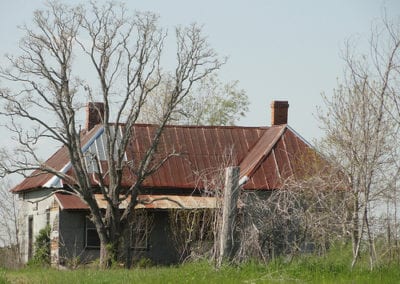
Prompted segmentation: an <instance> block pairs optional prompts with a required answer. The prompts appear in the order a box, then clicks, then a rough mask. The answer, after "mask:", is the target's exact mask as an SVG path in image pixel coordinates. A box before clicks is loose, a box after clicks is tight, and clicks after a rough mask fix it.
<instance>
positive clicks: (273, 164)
mask: <svg viewBox="0 0 400 284" xmlns="http://www.w3.org/2000/svg"><path fill="white" fill-rule="evenodd" d="M100 130H101V126H100V125H98V126H96V127H95V128H93V129H92V130H91V131H90V132H88V133H86V134H85V135H83V136H82V145H85V144H87V143H88V141H93V139H94V138H93V137H97V136H95V135H98V134H96V133H100V132H98V131H100ZM122 130H123V128H122ZM156 130H157V127H156V126H154V125H144V124H139V125H135V126H134V127H133V133H134V138H133V139H132V141H131V143H130V145H129V146H128V148H127V152H126V155H127V159H128V160H129V161H133V162H134V165H136V166H137V165H138V162H139V161H140V160H141V159H142V157H143V156H144V155H145V152H146V151H147V149H149V147H150V145H151V144H150V143H151V141H152V140H151V139H152V138H153V137H154V135H155V131H156ZM91 143H92V142H91ZM308 148H309V147H308V146H307V144H306V143H305V142H304V141H303V140H302V139H301V138H299V137H298V136H297V135H296V134H295V133H293V132H292V131H291V130H290V129H289V128H288V127H286V125H281V126H272V127H270V128H267V127H235V126H229V127H222V126H167V127H166V128H165V130H164V132H163V134H162V136H161V139H160V144H159V146H158V148H157V153H156V155H155V156H154V159H153V161H152V164H151V166H154V165H156V164H157V163H159V162H160V161H161V160H162V159H164V158H165V157H166V156H168V155H171V154H178V155H173V156H171V157H170V158H169V159H167V160H166V162H165V163H164V164H163V165H162V166H161V167H160V168H159V169H158V170H157V171H155V173H154V174H153V175H151V176H150V177H148V178H147V179H146V180H145V181H144V183H143V186H145V187H149V188H159V189H165V191H166V194H167V193H168V189H171V188H181V189H188V190H193V189H194V188H199V187H201V186H202V184H201V182H200V181H201V178H200V177H201V176H202V175H204V174H205V173H206V174H207V175H210V174H209V173H212V172H215V170H216V169H219V168H221V167H226V166H229V165H232V166H240V167H241V177H243V176H245V175H246V176H248V177H249V179H250V180H249V182H248V183H247V184H246V185H245V186H244V188H245V189H276V188H278V187H279V186H280V182H279V179H280V175H282V176H283V177H287V176H289V175H290V174H292V170H294V171H295V170H296V169H295V168H296V167H295V166H294V165H296V163H295V161H294V160H295V159H299V157H300V156H301V153H302V152H304V151H305V150H306V149H308ZM96 149H97V148H96ZM68 162H69V158H68V152H67V150H66V148H61V149H60V150H59V151H57V152H56V153H55V154H54V155H53V156H52V157H51V158H50V159H49V160H48V161H47V162H46V164H47V165H49V166H51V167H53V168H55V169H57V170H60V169H61V168H63V167H64V166H65V165H66V164H67V163H68ZM135 163H136V164H135ZM101 166H102V172H103V173H105V172H107V162H106V161H104V160H103V161H101ZM39 173H40V172H39V171H37V172H36V173H35V174H34V175H32V176H31V177H29V178H27V179H25V180H24V181H23V182H22V183H20V184H19V185H18V186H17V187H15V188H14V192H20V191H24V190H31V189H35V188H40V187H42V186H44V185H45V184H46V182H48V181H49V179H50V178H51V177H52V176H51V175H49V174H41V175H39ZM68 174H70V175H71V176H74V173H73V169H69V171H68ZM91 179H92V183H93V184H94V185H95V184H96V181H95V176H94V175H92V176H91ZM134 179H135V176H134V174H133V173H132V172H131V171H129V170H128V168H125V169H124V172H123V180H122V185H123V186H130V185H132V183H133V182H134ZM105 182H106V183H107V182H108V178H107V176H106V177H105Z"/></svg>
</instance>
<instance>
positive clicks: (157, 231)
mask: <svg viewBox="0 0 400 284" xmlns="http://www.w3.org/2000/svg"><path fill="white" fill-rule="evenodd" d="M152 214H153V218H154V219H153V220H154V221H153V226H152V230H151V234H150V238H149V249H148V250H147V251H146V253H145V254H144V257H147V258H149V259H151V260H152V262H154V263H156V264H172V263H177V262H178V260H179V255H178V252H177V250H176V248H175V246H174V243H173V241H172V236H171V229H170V225H169V217H168V211H167V210H164V211H161V210H160V211H154V212H152Z"/></svg>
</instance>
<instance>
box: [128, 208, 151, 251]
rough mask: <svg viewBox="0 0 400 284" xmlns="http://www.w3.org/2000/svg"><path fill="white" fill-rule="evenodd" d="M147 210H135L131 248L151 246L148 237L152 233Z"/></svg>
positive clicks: (142, 248) (140, 248)
mask: <svg viewBox="0 0 400 284" xmlns="http://www.w3.org/2000/svg"><path fill="white" fill-rule="evenodd" d="M150 217H151V216H150V215H149V214H147V211H142V210H135V214H134V216H133V218H132V219H133V222H132V223H131V230H132V231H131V248H132V249H136V250H146V249H148V247H149V244H148V239H149V233H150V226H149V223H150V219H149V218H150Z"/></svg>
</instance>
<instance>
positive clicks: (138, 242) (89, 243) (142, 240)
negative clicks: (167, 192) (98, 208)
mask: <svg viewBox="0 0 400 284" xmlns="http://www.w3.org/2000/svg"><path fill="white" fill-rule="evenodd" d="M133 219H134V221H133V222H132V225H131V229H132V231H131V248H132V249H137V250H145V249H148V236H149V225H148V224H149V222H148V216H147V214H143V213H142V214H135V216H134V218H133ZM85 225H86V230H85V234H86V235H85V240H86V247H87V248H100V238H99V235H98V234H97V230H96V226H95V225H94V224H93V222H91V221H90V220H89V219H86V224H85Z"/></svg>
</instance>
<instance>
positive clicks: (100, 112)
mask: <svg viewBox="0 0 400 284" xmlns="http://www.w3.org/2000/svg"><path fill="white" fill-rule="evenodd" d="M103 118H104V103H102V102H89V103H88V104H87V105H86V124H85V129H86V130H87V131H89V130H90V129H92V128H93V127H94V126H95V125H96V124H100V123H103Z"/></svg>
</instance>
